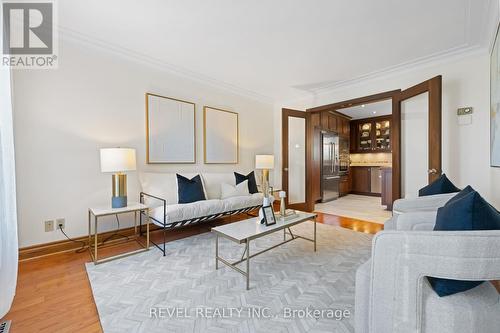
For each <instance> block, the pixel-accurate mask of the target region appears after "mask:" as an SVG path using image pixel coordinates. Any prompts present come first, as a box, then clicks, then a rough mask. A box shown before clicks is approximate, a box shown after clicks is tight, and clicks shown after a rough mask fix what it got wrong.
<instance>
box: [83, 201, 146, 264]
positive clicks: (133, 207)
mask: <svg viewBox="0 0 500 333" xmlns="http://www.w3.org/2000/svg"><path fill="white" fill-rule="evenodd" d="M142 211H144V213H145V215H146V221H145V222H146V244H145V245H144V244H142V243H141V242H140V241H139V237H138V234H137V213H139V214H140V213H141V212H142ZM127 213H134V236H135V237H134V239H135V241H136V242H137V243H138V244H139V245H141V246H142V249H139V250H135V251H131V252H127V253H122V254H119V255H115V256H112V257H107V258H104V259H100V260H99V259H98V257H97V225H98V220H99V218H100V217H103V216H109V215H118V214H127ZM92 216H94V233H92ZM92 237H93V243H94V246H91V244H92ZM148 250H149V211H148V206H146V205H143V204H141V203H136V202H134V203H129V204H128V206H127V207H123V208H111V207H110V206H103V207H95V208H89V252H90V256H91V257H92V261H94V264H95V265H97V264H101V263H103V262H107V261H110V260H114V259H118V258H123V257H126V256H129V255H132V254H136V253H140V252H144V251H148Z"/></svg>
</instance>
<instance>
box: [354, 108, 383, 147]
mask: <svg viewBox="0 0 500 333" xmlns="http://www.w3.org/2000/svg"><path fill="white" fill-rule="evenodd" d="M352 125H353V126H352V127H351V131H352V132H354V133H351V140H355V142H352V141H351V148H352V150H351V152H357V153H368V152H390V151H391V149H392V147H391V116H387V117H376V118H368V119H360V120H355V121H353V122H352Z"/></svg>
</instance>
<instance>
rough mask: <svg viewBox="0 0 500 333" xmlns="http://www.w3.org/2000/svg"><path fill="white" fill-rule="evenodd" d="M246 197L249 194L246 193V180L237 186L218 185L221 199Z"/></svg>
mask: <svg viewBox="0 0 500 333" xmlns="http://www.w3.org/2000/svg"><path fill="white" fill-rule="evenodd" d="M247 195H250V192H249V191H248V180H245V181H243V182H241V183H239V184H237V185H230V184H227V183H222V184H220V197H221V199H227V198H231V197H239V196H247Z"/></svg>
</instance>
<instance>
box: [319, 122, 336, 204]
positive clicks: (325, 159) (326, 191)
mask: <svg viewBox="0 0 500 333" xmlns="http://www.w3.org/2000/svg"><path fill="white" fill-rule="evenodd" d="M321 146H322V147H323V149H322V151H321V194H322V196H321V202H327V201H332V200H335V199H337V198H338V197H339V183H340V174H339V171H340V170H339V136H338V135H337V134H335V133H333V132H327V131H322V132H321Z"/></svg>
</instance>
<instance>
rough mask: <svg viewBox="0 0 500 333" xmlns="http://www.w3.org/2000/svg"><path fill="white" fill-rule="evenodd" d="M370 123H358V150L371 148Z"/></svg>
mask: <svg viewBox="0 0 500 333" xmlns="http://www.w3.org/2000/svg"><path fill="white" fill-rule="evenodd" d="M372 127H373V126H372V123H371V122H362V123H359V125H358V133H359V134H358V145H357V147H358V150H360V151H369V150H372V136H373V135H372Z"/></svg>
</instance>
